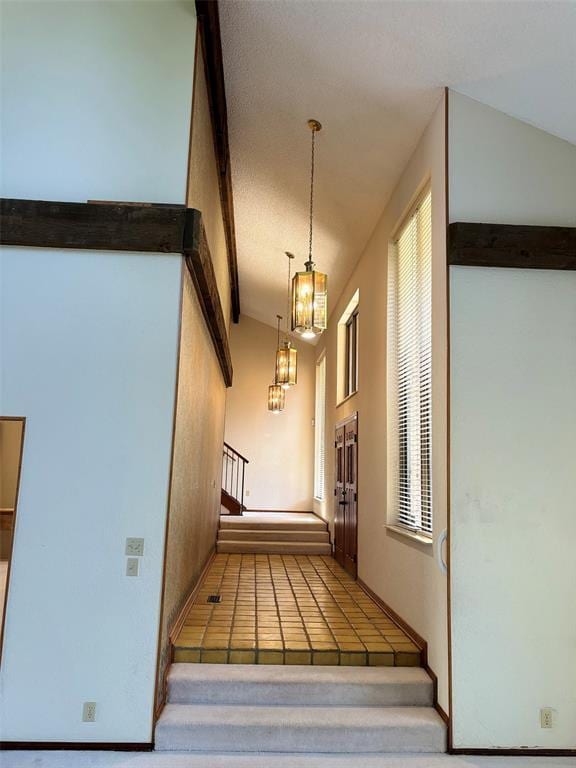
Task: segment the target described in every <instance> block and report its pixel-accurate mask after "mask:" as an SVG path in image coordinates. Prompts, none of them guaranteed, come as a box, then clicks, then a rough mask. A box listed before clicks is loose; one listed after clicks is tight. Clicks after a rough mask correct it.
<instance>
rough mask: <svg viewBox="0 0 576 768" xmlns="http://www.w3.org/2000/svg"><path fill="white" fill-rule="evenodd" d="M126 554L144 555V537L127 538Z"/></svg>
mask: <svg viewBox="0 0 576 768" xmlns="http://www.w3.org/2000/svg"><path fill="white" fill-rule="evenodd" d="M126 554H127V555H132V556H136V557H142V555H143V554H144V539H126Z"/></svg>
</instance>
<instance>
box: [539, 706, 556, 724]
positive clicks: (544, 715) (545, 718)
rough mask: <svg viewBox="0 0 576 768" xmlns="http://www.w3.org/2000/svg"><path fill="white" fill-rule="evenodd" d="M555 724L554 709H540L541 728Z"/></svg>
mask: <svg viewBox="0 0 576 768" xmlns="http://www.w3.org/2000/svg"><path fill="white" fill-rule="evenodd" d="M553 726H554V710H553V709H551V708H550V707H543V708H542V709H541V710H540V728H552V727H553Z"/></svg>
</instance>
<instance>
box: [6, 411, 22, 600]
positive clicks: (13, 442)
mask: <svg viewBox="0 0 576 768" xmlns="http://www.w3.org/2000/svg"><path fill="white" fill-rule="evenodd" d="M23 427H24V423H23V422H22V421H16V420H13V419H1V418H0V507H2V509H14V508H15V506H16V491H17V487H18V468H19V466H20V450H21V445H22V432H23ZM12 526H13V518H12V516H8V515H5V516H2V517H1V518H0V560H7V559H8V558H9V557H10V548H11V543H12ZM2 606H3V600H0V610H2Z"/></svg>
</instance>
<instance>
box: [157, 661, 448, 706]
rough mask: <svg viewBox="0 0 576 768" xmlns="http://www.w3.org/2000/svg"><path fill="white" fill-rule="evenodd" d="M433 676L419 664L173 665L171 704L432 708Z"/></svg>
mask: <svg viewBox="0 0 576 768" xmlns="http://www.w3.org/2000/svg"><path fill="white" fill-rule="evenodd" d="M432 701H433V685H432V680H431V679H430V677H429V675H428V674H427V673H426V671H425V670H423V669H420V668H416V667H314V666H290V665H286V666H282V665H270V666H269V665H258V664H241V665H225V664H172V666H171V667H170V672H169V674H168V702H169V703H170V704H225V705H244V704H252V705H269V706H298V705H301V706H323V707H332V706H347V707H407V706H411V707H429V706H431V705H432Z"/></svg>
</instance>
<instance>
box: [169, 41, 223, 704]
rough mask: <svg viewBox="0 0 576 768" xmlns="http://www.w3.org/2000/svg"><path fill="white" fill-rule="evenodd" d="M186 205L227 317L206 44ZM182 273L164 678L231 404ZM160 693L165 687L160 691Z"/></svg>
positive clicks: (205, 535) (205, 527)
mask: <svg viewBox="0 0 576 768" xmlns="http://www.w3.org/2000/svg"><path fill="white" fill-rule="evenodd" d="M188 206H189V207H191V208H197V209H198V210H200V211H201V212H202V217H203V221H204V227H205V230H206V237H207V240H208V245H209V248H210V253H211V256H212V260H213V263H214V270H215V272H216V279H217V282H218V290H219V294H220V301H221V302H222V307H223V311H224V316H225V319H226V323H227V324H228V323H229V315H230V280H229V273H228V260H227V252H226V241H225V236H224V226H223V222H222V208H221V205H220V197H219V190H218V178H217V168H216V159H215V153H214V144H213V141H212V128H211V122H210V111H209V106H208V96H207V91H206V83H205V78H204V68H203V64H202V55H201V50H200V47H198V50H197V54H196V74H195V84H194V108H193V117H192V136H191V148H190V178H189V195H188ZM182 280H183V285H182V315H181V331H180V356H179V373H178V387H177V400H176V403H177V405H176V419H175V429H174V447H173V464H172V478H171V485H170V506H169V512H168V531H167V541H166V561H165V583H164V604H163V612H162V622H161V628H160V633H161V635H160V669H159V674H160V680H162V678H163V675H164V672H165V670H166V667H167V665H168V664H169V662H170V658H169V650H170V648H169V642H168V636H169V632H170V629H171V627H172V625H173V624H174V621H175V619H176V618H177V616H178V614H179V613H180V611H181V610H182V607H183V605H184V603H185V602H186V599H187V597H188V595H189V594H190V592H191V590H192V589H193V588H194V586H195V585H196V583H197V581H198V577H199V576H200V573H201V572H202V569H203V566H204V564H205V563H206V561H207V559H208V557H209V556H210V554H211V552H212V550H213V549H214V546H215V541H216V531H217V528H218V517H219V514H220V489H221V468H222V442H223V439H224V412H225V405H226V386H225V384H224V380H223V377H222V371H221V369H220V365H219V363H218V360H217V358H216V353H215V351H214V347H213V344H212V340H211V338H210V334H209V331H208V327H207V325H206V322H205V320H204V317H203V315H202V311H201V309H200V305H199V303H198V299H197V297H196V292H195V288H194V285H193V283H192V280H191V278H190V275H189V273H188V270H187V269H186V267H185V265H184V263H183V265H182ZM161 693H162V691H161V688H160V689H159V695H161Z"/></svg>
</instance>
